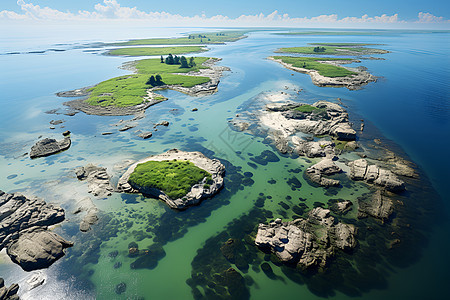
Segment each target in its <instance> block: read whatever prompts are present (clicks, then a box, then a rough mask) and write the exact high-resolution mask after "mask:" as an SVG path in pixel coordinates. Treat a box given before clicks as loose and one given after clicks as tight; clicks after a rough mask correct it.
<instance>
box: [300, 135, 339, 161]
mask: <svg viewBox="0 0 450 300" xmlns="http://www.w3.org/2000/svg"><path fill="white" fill-rule="evenodd" d="M292 142H293V143H294V144H295V145H296V147H295V150H296V151H297V153H298V154H299V155H303V156H307V157H309V158H314V157H325V156H327V157H330V158H333V157H334V156H335V154H334V143H333V142H332V141H326V140H320V141H317V142H314V141H305V140H302V139H300V138H299V137H296V136H294V137H292Z"/></svg>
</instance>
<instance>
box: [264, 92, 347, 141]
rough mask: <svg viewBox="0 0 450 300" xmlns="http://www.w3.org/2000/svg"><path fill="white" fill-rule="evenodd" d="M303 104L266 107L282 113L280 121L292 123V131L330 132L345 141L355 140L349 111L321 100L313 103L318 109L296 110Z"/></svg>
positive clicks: (323, 133) (320, 133)
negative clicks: (309, 110)
mask: <svg viewBox="0 0 450 300" xmlns="http://www.w3.org/2000/svg"><path fill="white" fill-rule="evenodd" d="M301 106H302V104H298V103H289V104H283V105H280V104H268V105H266V109H267V111H268V112H269V113H271V112H272V113H273V112H278V113H281V114H282V116H283V119H281V120H280V121H282V122H283V123H285V124H284V125H286V124H287V123H291V124H292V125H291V126H292V127H293V129H292V131H301V132H304V133H312V134H314V135H325V134H328V135H331V136H334V137H335V138H336V139H338V140H343V141H353V140H355V138H356V131H355V130H354V129H353V128H352V127H351V125H350V123H349V120H348V113H347V112H346V111H345V109H343V108H342V107H341V106H339V105H338V104H335V103H332V102H328V101H323V100H321V101H317V102H315V103H314V104H312V105H311V106H313V107H315V108H317V109H316V110H313V111H311V112H296V111H295V108H297V107H301ZM286 121H288V122H286ZM288 127H289V126H288ZM289 133H292V132H289Z"/></svg>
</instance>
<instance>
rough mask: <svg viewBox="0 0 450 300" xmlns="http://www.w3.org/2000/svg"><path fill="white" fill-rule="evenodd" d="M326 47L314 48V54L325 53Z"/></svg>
mask: <svg viewBox="0 0 450 300" xmlns="http://www.w3.org/2000/svg"><path fill="white" fill-rule="evenodd" d="M325 50H326V49H325V47H319V46H317V47H314V52H325Z"/></svg>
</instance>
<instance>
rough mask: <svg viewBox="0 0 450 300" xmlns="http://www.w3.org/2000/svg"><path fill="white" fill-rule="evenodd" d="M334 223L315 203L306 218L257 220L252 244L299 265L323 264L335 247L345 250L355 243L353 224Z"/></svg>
mask: <svg viewBox="0 0 450 300" xmlns="http://www.w3.org/2000/svg"><path fill="white" fill-rule="evenodd" d="M334 223H335V222H334V217H332V216H331V215H330V210H328V209H323V208H321V207H317V208H314V209H313V210H311V211H310V212H309V214H308V218H307V219H296V220H294V221H291V222H282V220H281V219H277V220H275V222H272V223H269V224H268V225H266V224H259V226H258V233H257V235H256V239H255V244H256V245H257V246H258V247H260V248H263V249H267V250H269V249H270V250H271V252H273V253H274V254H275V255H276V256H277V257H278V258H279V259H280V260H281V261H283V262H287V263H290V264H293V263H294V264H297V265H298V266H299V267H302V268H309V267H313V266H315V267H325V266H326V264H327V261H328V259H329V258H330V257H332V256H333V255H334V253H335V252H336V250H337V249H341V250H345V251H347V250H350V249H353V248H354V247H355V246H356V239H355V234H356V228H355V227H354V226H353V225H348V224H343V223H337V224H334Z"/></svg>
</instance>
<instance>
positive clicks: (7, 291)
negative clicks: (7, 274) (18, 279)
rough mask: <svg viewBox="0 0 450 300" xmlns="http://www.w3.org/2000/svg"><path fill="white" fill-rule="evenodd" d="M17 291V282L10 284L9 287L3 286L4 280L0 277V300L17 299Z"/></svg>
mask: <svg viewBox="0 0 450 300" xmlns="http://www.w3.org/2000/svg"><path fill="white" fill-rule="evenodd" d="M18 291H19V285H18V284H17V283H13V284H11V286H10V287H9V288H7V287H6V286H5V281H4V280H3V278H0V300H17V299H19V296H17V292H18Z"/></svg>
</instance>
